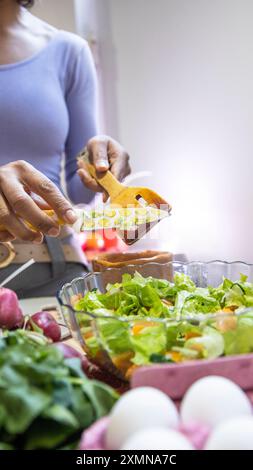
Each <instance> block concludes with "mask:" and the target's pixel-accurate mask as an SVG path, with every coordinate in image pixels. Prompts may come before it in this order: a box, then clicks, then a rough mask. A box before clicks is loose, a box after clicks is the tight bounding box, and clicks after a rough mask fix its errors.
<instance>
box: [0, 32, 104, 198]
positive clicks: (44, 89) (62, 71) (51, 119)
mask: <svg viewBox="0 0 253 470" xmlns="http://www.w3.org/2000/svg"><path fill="white" fill-rule="evenodd" d="M96 134H97V83H96V73H95V67H94V64H93V60H92V57H91V53H90V50H89V47H88V45H87V43H86V42H85V41H84V40H83V39H81V38H80V37H78V36H76V35H74V34H71V33H67V32H64V31H58V32H57V33H56V35H55V36H54V38H53V39H51V41H50V42H49V43H48V45H47V46H46V47H45V48H44V49H43V50H41V51H40V52H38V53H37V54H36V55H34V56H33V57H31V58H29V59H27V60H24V61H22V62H18V63H16V64H10V65H0V165H4V164H6V163H9V162H11V161H15V160H20V159H22V160H26V161H27V162H29V163H31V164H32V165H34V166H35V167H36V168H37V169H38V170H40V171H41V172H42V173H44V174H45V175H46V176H48V178H50V179H51V180H52V181H53V182H54V183H55V184H56V185H57V186H58V187H61V182H60V174H61V162H62V158H63V155H64V154H65V177H66V184H67V191H68V195H69V197H70V199H71V200H72V201H73V202H74V203H80V202H86V203H87V202H89V200H90V199H91V198H92V197H93V195H92V193H91V192H90V191H89V190H88V189H86V188H84V186H83V184H82V183H81V181H80V179H79V176H78V175H77V174H76V169H77V165H76V156H77V154H78V153H79V152H80V151H81V150H82V148H83V147H84V146H85V145H86V143H87V141H88V140H89V139H90V138H91V137H93V136H94V135H96Z"/></svg>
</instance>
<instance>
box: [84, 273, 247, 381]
mask: <svg viewBox="0 0 253 470" xmlns="http://www.w3.org/2000/svg"><path fill="white" fill-rule="evenodd" d="M251 307H252V310H251ZM245 308H249V309H248V310H247V312H245V313H243V312H242V310H244V309H245ZM75 309H76V310H77V311H79V312H80V313H78V314H77V320H78V322H79V326H80V330H81V334H82V336H83V338H84V341H85V343H86V345H87V347H88V349H89V352H90V354H91V356H93V357H94V358H97V359H99V355H100V352H101V348H102V349H105V350H106V351H107V352H108V353H109V355H110V357H111V359H112V361H113V363H114V364H115V365H116V367H118V368H119V369H120V370H121V372H122V373H123V374H124V376H126V377H129V376H130V375H131V374H132V372H133V370H134V369H135V368H136V367H138V366H141V365H147V364H150V363H153V362H181V361H185V360H194V359H208V358H216V357H219V356H224V355H230V354H241V353H249V352H252V351H253V284H252V283H250V282H248V281H247V276H244V275H241V277H240V279H239V280H238V281H237V282H232V281H231V280H229V279H225V278H224V279H223V282H222V284H221V285H220V286H218V287H216V288H214V287H207V288H203V287H197V286H196V285H195V284H194V282H193V281H192V280H191V279H190V277H188V276H186V275H185V274H182V273H176V274H175V276H174V279H173V282H170V281H167V280H164V279H155V278H152V277H147V278H144V277H142V276H141V275H140V274H139V273H137V272H136V273H135V274H134V276H131V275H129V274H125V275H123V277H122V282H121V283H116V284H113V285H112V284H109V285H108V286H107V288H106V292H105V293H102V292H100V291H99V290H93V291H91V292H88V293H87V294H86V295H85V296H84V297H83V298H82V299H80V300H79V301H78V302H77V303H76V304H75ZM83 312H89V313H92V314H95V315H97V316H98V317H99V318H98V319H97V320H96V325H97V331H96V332H95V329H94V327H93V326H92V322H91V321H90V318H89V317H88V315H87V314H85V313H83ZM240 312H242V313H241V314H240ZM239 314H240V315H239Z"/></svg>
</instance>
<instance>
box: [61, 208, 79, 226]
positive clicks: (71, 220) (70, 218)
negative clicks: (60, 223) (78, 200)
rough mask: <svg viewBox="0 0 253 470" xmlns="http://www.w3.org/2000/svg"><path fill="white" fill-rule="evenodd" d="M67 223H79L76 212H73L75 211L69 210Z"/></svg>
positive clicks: (66, 217)
mask: <svg viewBox="0 0 253 470" xmlns="http://www.w3.org/2000/svg"><path fill="white" fill-rule="evenodd" d="M64 218H65V220H66V222H69V223H70V224H73V223H74V222H76V221H77V214H76V213H75V211H73V209H69V210H68V211H67V212H66V214H65V216H64Z"/></svg>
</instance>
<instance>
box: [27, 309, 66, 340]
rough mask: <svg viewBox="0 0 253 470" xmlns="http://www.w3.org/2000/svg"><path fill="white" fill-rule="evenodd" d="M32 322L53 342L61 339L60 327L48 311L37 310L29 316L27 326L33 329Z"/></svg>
mask: <svg viewBox="0 0 253 470" xmlns="http://www.w3.org/2000/svg"><path fill="white" fill-rule="evenodd" d="M34 324H35V325H36V326H37V327H39V328H40V329H41V330H42V331H43V333H44V335H45V336H47V337H48V338H50V339H51V340H52V341H53V342H56V341H60V339H61V328H60V326H59V325H58V323H57V321H56V320H55V319H54V317H53V315H51V313H49V312H37V313H35V314H34V315H32V316H31V318H30V321H29V327H30V328H31V329H32V330H34V329H36V327H34Z"/></svg>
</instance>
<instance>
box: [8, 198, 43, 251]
mask: <svg viewBox="0 0 253 470" xmlns="http://www.w3.org/2000/svg"><path fill="white" fill-rule="evenodd" d="M0 224H1V229H2V230H0V241H12V240H13V239H15V238H19V239H21V240H26V241H33V242H35V243H41V242H42V240H43V235H42V234H41V233H40V232H34V231H33V230H31V229H29V228H28V227H26V226H25V224H24V223H23V222H22V221H21V220H20V219H18V218H17V216H16V215H15V214H14V213H13V212H12V211H11V209H10V207H9V206H8V204H7V203H6V201H5V199H4V197H3V196H2V195H0Z"/></svg>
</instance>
